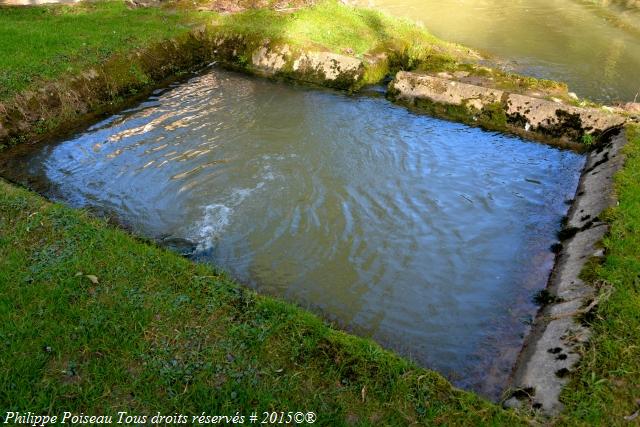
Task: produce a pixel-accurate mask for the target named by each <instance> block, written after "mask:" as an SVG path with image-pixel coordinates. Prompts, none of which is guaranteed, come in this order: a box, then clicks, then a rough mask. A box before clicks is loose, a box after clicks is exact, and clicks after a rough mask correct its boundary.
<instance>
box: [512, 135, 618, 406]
mask: <svg viewBox="0 0 640 427" xmlns="http://www.w3.org/2000/svg"><path fill="white" fill-rule="evenodd" d="M625 143H626V135H625V132H624V131H622V132H620V133H619V134H618V135H616V136H615V137H613V138H612V140H611V141H610V142H608V143H606V144H605V145H603V146H602V147H600V148H599V149H597V150H594V151H592V152H591V153H589V155H588V158H587V163H586V166H585V168H584V170H583V172H582V176H581V178H580V184H579V186H578V190H577V195H576V198H575V201H574V203H573V205H572V207H571V210H570V211H569V217H568V222H567V225H566V230H571V231H572V233H575V234H574V235H573V237H571V238H569V239H567V240H565V241H564V242H563V248H562V251H561V252H560V254H559V255H558V259H557V262H556V265H555V268H554V270H553V272H552V274H551V277H550V279H549V285H548V291H549V292H550V293H551V294H552V295H554V296H555V297H557V298H558V302H556V303H555V304H551V305H549V306H546V307H544V308H543V309H542V310H541V311H540V313H539V314H538V316H537V318H536V321H535V323H534V326H533V330H532V332H531V334H529V336H528V337H527V339H526V341H525V344H524V347H523V350H522V352H521V354H520V357H519V359H518V362H517V364H516V367H515V370H514V375H513V379H512V382H511V387H510V389H511V390H512V395H511V397H510V398H509V399H508V400H507V401H506V402H505V406H507V407H520V406H529V407H531V408H534V409H540V410H542V411H543V412H544V413H546V414H548V415H556V414H558V413H559V412H560V411H561V410H562V404H561V402H560V400H559V397H560V392H561V391H562V388H563V387H564V385H565V384H566V383H567V382H568V380H569V376H568V374H569V373H570V372H571V369H573V367H574V366H575V364H576V363H577V362H578V360H579V359H580V347H581V345H582V344H583V343H584V342H585V341H586V340H587V339H588V338H589V330H588V329H587V328H586V327H585V326H584V325H582V324H581V322H580V317H581V315H582V314H583V313H584V309H585V307H587V306H588V305H589V304H590V302H592V301H593V300H594V298H595V296H596V293H597V289H594V288H593V287H592V286H591V285H590V284H588V283H585V282H584V281H583V280H582V279H581V278H580V274H581V272H582V270H583V268H584V266H585V264H586V263H587V262H588V261H589V260H590V259H592V258H593V257H598V258H601V257H603V256H604V251H603V250H602V249H600V248H599V247H598V244H599V242H600V241H601V240H602V238H603V237H604V236H605V234H606V232H607V231H608V226H607V224H606V223H605V222H602V221H601V220H600V219H599V215H601V213H602V212H603V211H604V210H605V209H607V208H608V207H610V206H612V205H614V203H615V197H614V195H613V176H614V174H615V173H616V172H617V171H618V170H619V169H620V168H621V167H622V165H623V163H624V159H623V156H622V154H621V151H620V150H621V148H622V147H623V146H624V144H625Z"/></svg>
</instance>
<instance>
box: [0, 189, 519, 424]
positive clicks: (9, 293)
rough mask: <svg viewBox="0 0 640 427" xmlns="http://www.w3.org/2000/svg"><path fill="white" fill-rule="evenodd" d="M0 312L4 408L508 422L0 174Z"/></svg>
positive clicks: (405, 365)
mask: <svg viewBox="0 0 640 427" xmlns="http://www.w3.org/2000/svg"><path fill="white" fill-rule="evenodd" d="M0 318H2V322H0V346H2V348H1V350H2V357H0V378H1V379H2V381H0V407H1V408H3V410H7V411H32V412H36V413H51V414H55V413H60V412H61V411H71V412H74V413H80V412H83V413H85V414H107V415H108V414H112V415H115V413H116V412H117V411H128V412H130V413H137V414H154V413H155V412H156V411H160V412H162V413H165V414H172V413H174V412H179V413H184V414H196V415H200V414H201V412H202V411H206V412H207V413H209V414H226V413H230V414H235V412H236V411H240V412H241V413H245V414H249V413H250V412H252V411H258V412H261V411H270V410H277V411H285V412H287V411H314V412H315V413H317V414H318V421H319V422H318V423H317V424H318V425H331V426H337V425H346V424H357V425H408V424H422V425H425V424H436V423H437V424H442V425H483V424H492V425H519V424H522V423H523V419H522V418H519V417H518V416H517V415H516V414H515V413H514V412H511V411H504V410H502V409H501V408H500V407H499V406H496V405H493V404H490V403H488V402H486V401H483V400H482V399H480V398H478V397H475V396H474V395H473V394H471V393H467V392H462V391H459V390H456V389H454V388H452V386H451V385H450V384H449V383H448V382H447V381H446V380H444V379H443V378H442V377H440V376H439V375H438V374H436V373H433V372H430V371H427V370H424V369H421V368H418V367H417V366H415V365H413V364H412V363H410V362H408V361H406V360H404V359H401V358H399V357H397V356H395V355H393V354H392V353H390V352H388V351H385V350H383V349H382V348H380V347H379V346H378V345H377V344H375V343H373V342H372V341H370V340H366V339H362V338H356V337H354V336H350V335H347V334H344V333H341V332H338V331H335V330H333V329H331V328H330V327H329V326H328V325H326V324H325V323H323V322H322V321H321V320H320V319H319V318H317V317H316V316H314V315H312V314H309V313H307V312H305V311H303V310H301V309H298V308H296V307H295V306H293V305H291V304H288V303H284V302H281V301H278V300H275V299H272V298H267V297H262V296H259V295H257V294H256V293H254V292H252V291H250V290H247V289H244V288H242V287H239V286H237V285H235V284H234V283H232V282H231V281H230V280H229V279H228V278H226V277H225V276H224V275H222V274H219V273H218V272H216V271H214V270H212V269H211V268H209V267H207V266H205V265H199V264H196V263H192V262H190V261H188V260H186V259H184V258H181V257H179V256H178V255H176V254H173V253H171V252H169V251H166V250H164V249H161V248H159V247H156V246H154V245H153V244H150V243H146V242H143V241H140V240H138V239H136V238H134V237H131V236H130V235H128V234H126V233H125V232H124V231H121V230H118V229H116V228H114V227H112V226H109V225H108V224H106V223H105V222H104V221H102V220H98V219H94V218H91V217H90V216H89V215H88V214H86V213H84V212H82V211H78V210H73V209H70V208H66V207H63V206H61V205H57V204H52V203H49V202H46V201H45V200H43V199H42V198H41V197H39V196H37V195H35V194H33V193H31V192H29V191H27V190H23V189H19V188H17V187H15V186H12V185H9V184H8V183H6V182H4V181H1V180H0ZM2 415H4V414H2ZM0 416H1V415H0Z"/></svg>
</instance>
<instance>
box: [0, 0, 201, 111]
mask: <svg viewBox="0 0 640 427" xmlns="http://www.w3.org/2000/svg"><path fill="white" fill-rule="evenodd" d="M207 15H208V14H197V13H195V12H193V11H189V10H186V11H175V10H167V9H158V8H137V9H130V8H128V7H126V6H125V4H124V2H121V1H106V2H82V3H80V4H77V5H63V6H60V5H57V6H43V7H37V8H36V7H3V6H0V100H3V99H7V98H9V97H10V96H12V95H14V94H15V93H17V92H20V91H22V90H24V89H27V88H30V87H33V86H34V85H35V86H37V85H38V84H39V83H40V82H41V81H42V80H44V79H56V78H59V77H60V76H61V75H63V74H77V73H78V72H80V71H82V70H84V69H86V68H88V67H90V66H92V65H96V64H99V63H102V62H104V61H105V60H107V59H108V58H109V57H111V56H112V55H114V54H116V53H123V52H127V51H131V50H134V49H137V48H140V47H142V46H146V45H149V44H150V43H153V42H155V41H160V40H164V39H167V38H171V37H175V36H178V35H180V34H183V33H186V32H188V31H189V30H190V28H191V27H192V26H193V25H194V24H196V23H199V22H201V20H202V19H203V18H205V17H206V16H207Z"/></svg>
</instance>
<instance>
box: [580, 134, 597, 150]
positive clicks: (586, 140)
mask: <svg viewBox="0 0 640 427" xmlns="http://www.w3.org/2000/svg"><path fill="white" fill-rule="evenodd" d="M580 142H582V143H583V144H584V145H586V146H587V147H591V146H592V145H593V144H594V143H595V142H596V139H595V138H594V137H593V135H591V134H589V133H585V134H584V135H582V137H581V138H580Z"/></svg>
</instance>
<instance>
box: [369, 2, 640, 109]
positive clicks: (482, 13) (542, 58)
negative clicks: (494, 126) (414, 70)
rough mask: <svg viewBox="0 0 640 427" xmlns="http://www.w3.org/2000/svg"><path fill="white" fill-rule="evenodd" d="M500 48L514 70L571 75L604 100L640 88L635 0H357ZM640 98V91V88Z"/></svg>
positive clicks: (581, 90) (573, 83) (473, 43)
mask: <svg viewBox="0 0 640 427" xmlns="http://www.w3.org/2000/svg"><path fill="white" fill-rule="evenodd" d="M358 3H359V4H362V5H367V6H376V7H379V8H381V9H382V10H384V11H386V12H389V13H391V14H394V15H397V16H401V17H406V18H409V19H411V20H414V21H418V22H421V23H423V24H424V25H425V26H426V27H427V28H428V29H429V31H431V32H432V33H433V34H435V35H437V36H439V37H441V38H443V39H445V40H449V41H454V42H458V43H462V44H464V45H467V46H470V47H474V48H477V49H480V50H481V51H484V52H488V53H490V54H493V55H495V56H496V57H498V58H499V59H501V60H503V61H507V62H505V63H504V65H505V67H506V68H507V69H508V70H510V71H517V72H521V73H525V74H529V75H533V76H535V77H542V78H549V79H553V80H558V81H563V82H567V83H568V84H569V87H570V89H571V90H573V91H575V92H576V93H578V95H580V96H583V97H588V98H591V99H594V100H597V101H600V102H614V101H633V99H634V98H635V97H636V94H637V93H638V92H640V74H639V73H638V70H640V2H638V1H637V0H358ZM638 99H640V95H639V96H638Z"/></svg>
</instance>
